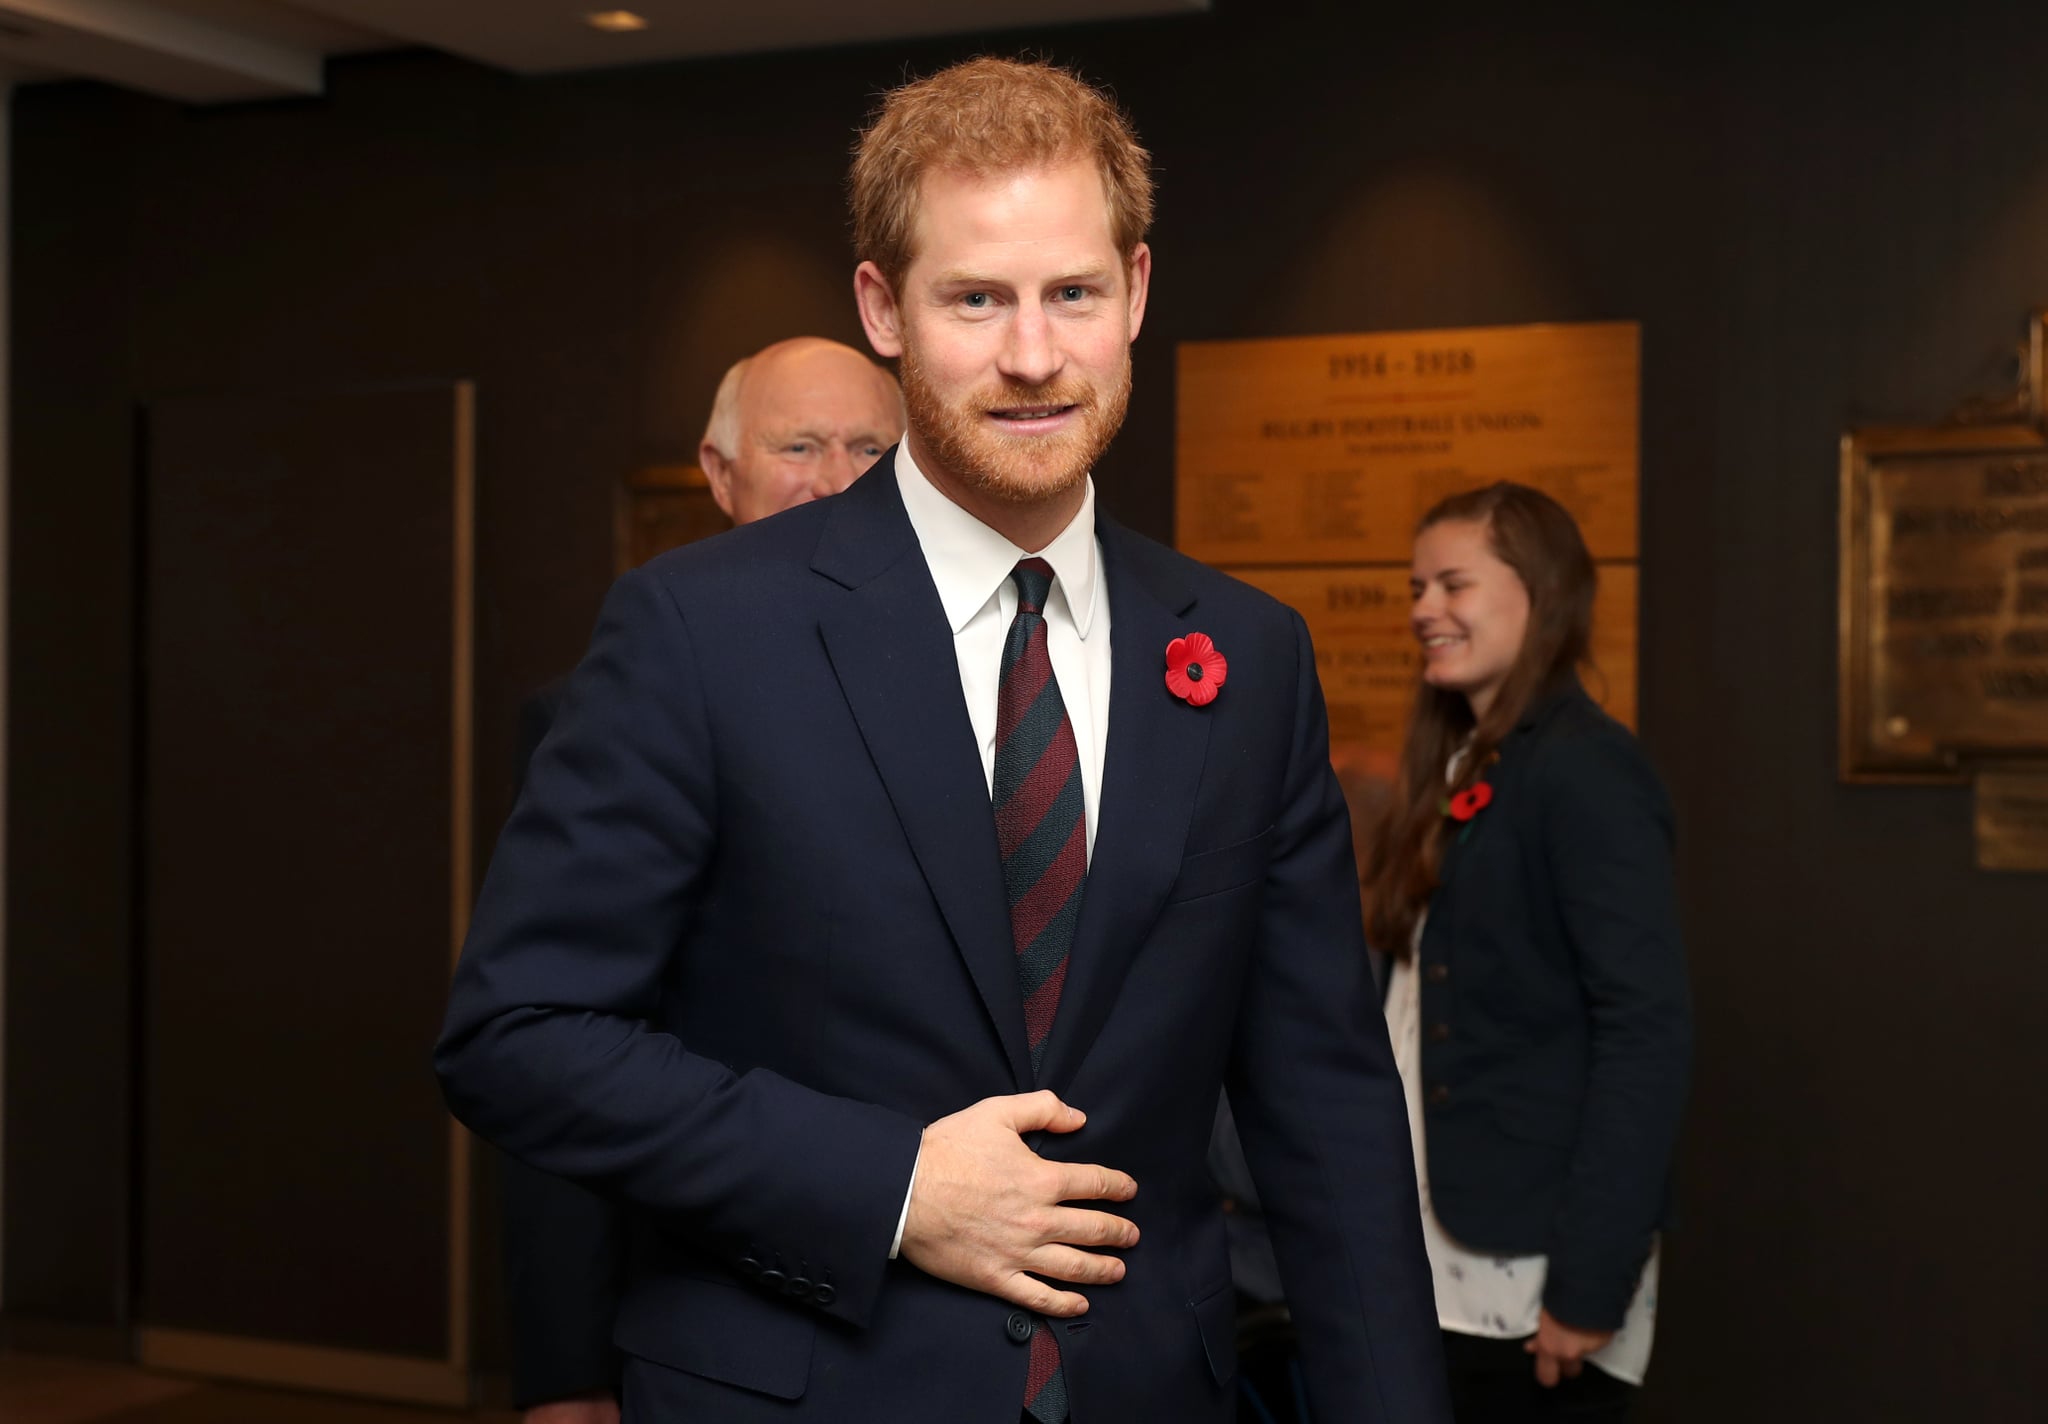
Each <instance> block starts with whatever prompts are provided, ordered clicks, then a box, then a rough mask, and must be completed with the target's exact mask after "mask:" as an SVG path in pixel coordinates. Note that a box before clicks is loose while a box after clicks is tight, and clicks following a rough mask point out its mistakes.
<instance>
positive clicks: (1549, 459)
mask: <svg viewBox="0 0 2048 1424" xmlns="http://www.w3.org/2000/svg"><path fill="white" fill-rule="evenodd" d="M1638 346H1639V340H1638V333H1637V329H1636V327H1635V325H1634V324H1633V323H1626V322H1614V323H1594V324H1584V325H1548V326H1515V327H1478V328H1466V329H1453V330H1445V331H1417V332H1392V333H1378V334H1374V335H1360V336H1315V337H1292V338H1286V339H1280V340H1269V341H1195V342H1183V343H1182V344H1181V347H1180V392H1179V400H1180V406H1179V424H1178V449H1177V455H1176V462H1175V468H1176V471H1177V473H1178V481H1179V482H1178V485H1177V488H1176V510H1177V514H1176V540H1175V542H1176V543H1177V545H1178V546H1179V547H1180V548H1181V549H1183V550H1185V551H1186V552H1187V553H1189V554H1192V555H1194V556H1195V557H1196V558H1198V559H1203V560H1206V561H1208V562H1210V563H1214V564H1219V565H1247V564H1295V563H1392V562H1405V561H1406V560H1407V558H1408V547H1409V539H1410V536H1411V535H1412V534H1413V532H1414V529H1415V525H1416V522H1417V520H1419V519H1420V517H1421V516H1422V514H1423V513H1424V512H1425V511H1426V510H1428V508H1429V507H1430V506H1431V505H1433V504H1435V503H1436V502H1437V501H1438V500H1439V499H1442V498H1443V497H1444V496H1445V495H1449V494H1454V493H1456V492H1458V491H1460V490H1464V489H1471V488H1475V487H1477V486H1479V485H1484V484H1490V483H1491V482H1493V481H1495V480H1501V479H1512V480H1517V481H1520V482H1521V483H1524V484H1530V485H1534V486H1536V487H1537V488H1539V489H1542V490H1544V491H1546V492H1548V493H1549V494H1551V495H1552V496H1554V497H1555V498H1556V499H1558V500H1559V501H1560V502H1561V503H1562V504H1563V505H1564V506H1565V507H1566V508H1567V509H1569V510H1571V512H1572V514H1573V516H1574V517H1575V518H1577V520H1578V521H1579V526H1580V528H1581V529H1582V530H1583V531H1584V533H1585V536H1586V543H1587V546H1588V547H1589V548H1591V549H1592V551H1593V557H1594V558H1596V559H1601V560H1615V559H1633V558H1635V557H1636V505H1637V501H1636V476H1637V453H1636V452H1637V405H1638V390H1637V388H1638V384H1639V377H1638V365H1639V361H1638Z"/></svg>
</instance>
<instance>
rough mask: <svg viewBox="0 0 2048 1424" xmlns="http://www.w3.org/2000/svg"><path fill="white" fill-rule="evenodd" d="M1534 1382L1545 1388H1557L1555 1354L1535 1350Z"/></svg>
mask: <svg viewBox="0 0 2048 1424" xmlns="http://www.w3.org/2000/svg"><path fill="white" fill-rule="evenodd" d="M1536 1383H1538V1384H1540V1385H1542V1386H1543V1387H1544V1388H1545V1389H1556V1388H1557V1356H1555V1355H1553V1354H1550V1353H1549V1352H1547V1351H1544V1350H1538V1351H1537V1352H1536Z"/></svg>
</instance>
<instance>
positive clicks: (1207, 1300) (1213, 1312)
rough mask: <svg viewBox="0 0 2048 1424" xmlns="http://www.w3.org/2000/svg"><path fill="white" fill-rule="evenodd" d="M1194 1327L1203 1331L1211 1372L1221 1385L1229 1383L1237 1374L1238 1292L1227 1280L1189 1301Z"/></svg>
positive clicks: (1203, 1341) (1203, 1351) (1203, 1345)
mask: <svg viewBox="0 0 2048 1424" xmlns="http://www.w3.org/2000/svg"><path fill="white" fill-rule="evenodd" d="M1188 1309H1189V1310H1191V1311H1193V1312H1194V1314H1195V1328H1196V1329H1197V1330H1199V1331H1201V1332H1202V1353H1203V1354H1204V1355H1206V1356H1208V1358H1209V1373H1210V1374H1211V1375H1212V1376H1214V1377H1215V1380H1216V1383H1218V1384H1229V1383H1230V1381H1231V1380H1232V1378H1234V1377H1235V1376H1236V1374H1237V1292H1236V1291H1235V1290H1233V1289H1232V1288H1231V1285H1230V1282H1229V1281H1225V1282H1224V1283H1223V1284H1222V1285H1221V1286H1219V1287H1217V1288H1216V1289H1215V1290H1212V1291H1210V1292H1209V1293H1208V1294H1207V1295H1205V1296H1203V1297H1202V1298H1201V1299H1199V1300H1194V1301H1190V1302H1189V1303H1188Z"/></svg>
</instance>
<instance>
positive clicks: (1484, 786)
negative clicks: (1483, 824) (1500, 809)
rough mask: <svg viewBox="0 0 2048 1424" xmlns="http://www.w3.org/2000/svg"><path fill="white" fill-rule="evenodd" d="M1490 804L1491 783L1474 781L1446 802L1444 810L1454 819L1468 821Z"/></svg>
mask: <svg viewBox="0 0 2048 1424" xmlns="http://www.w3.org/2000/svg"><path fill="white" fill-rule="evenodd" d="M1492 804H1493V784H1492V783H1491V782H1486V781H1475V782H1473V783H1472V785H1471V786H1469V787H1467V788H1466V789H1465V790H1463V791H1460V792H1459V793H1458V794H1457V795H1456V796H1453V797H1452V798H1451V799H1450V801H1449V802H1448V803H1446V806H1445V812H1446V814H1448V815H1449V816H1450V818H1451V819H1452V820H1454V821H1469V820H1471V819H1472V818H1473V817H1474V816H1476V815H1478V814H1479V813H1480V812H1481V811H1484V810H1485V809H1486V808H1487V807H1488V806H1491V805H1492Z"/></svg>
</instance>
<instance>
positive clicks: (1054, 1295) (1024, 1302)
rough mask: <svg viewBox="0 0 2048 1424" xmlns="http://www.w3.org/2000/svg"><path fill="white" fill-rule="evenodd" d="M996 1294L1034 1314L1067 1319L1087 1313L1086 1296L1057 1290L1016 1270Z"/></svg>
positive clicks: (1034, 1277)
mask: <svg viewBox="0 0 2048 1424" xmlns="http://www.w3.org/2000/svg"><path fill="white" fill-rule="evenodd" d="M996 1294H997V1295H999V1296H1001V1297H1002V1298H1003V1299H1004V1300H1007V1301H1008V1302H1010V1304H1012V1305H1021V1306H1023V1307H1024V1308H1025V1309H1026V1310H1028V1311H1031V1312H1032V1313H1033V1314H1035V1315H1051V1316H1057V1317H1059V1318H1060V1319H1063V1320H1064V1319H1068V1318H1071V1317H1073V1316H1076V1315H1086V1314H1087V1313H1088V1297H1086V1296H1084V1295H1077V1294H1075V1293H1074V1292H1073V1291H1063V1290H1059V1289H1057V1288H1055V1287H1053V1286H1049V1285H1047V1284H1046V1283H1045V1282H1044V1281H1041V1280H1040V1279H1038V1277H1036V1276H1027V1275H1025V1274H1024V1273H1023V1272H1022V1271H1018V1272H1017V1273H1016V1274H1015V1275H1013V1276H1011V1277H1010V1278H1009V1279H1008V1280H1006V1281H1004V1282H1003V1283H1002V1285H1001V1286H1000V1287H999V1288H998V1289H997V1291H996Z"/></svg>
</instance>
